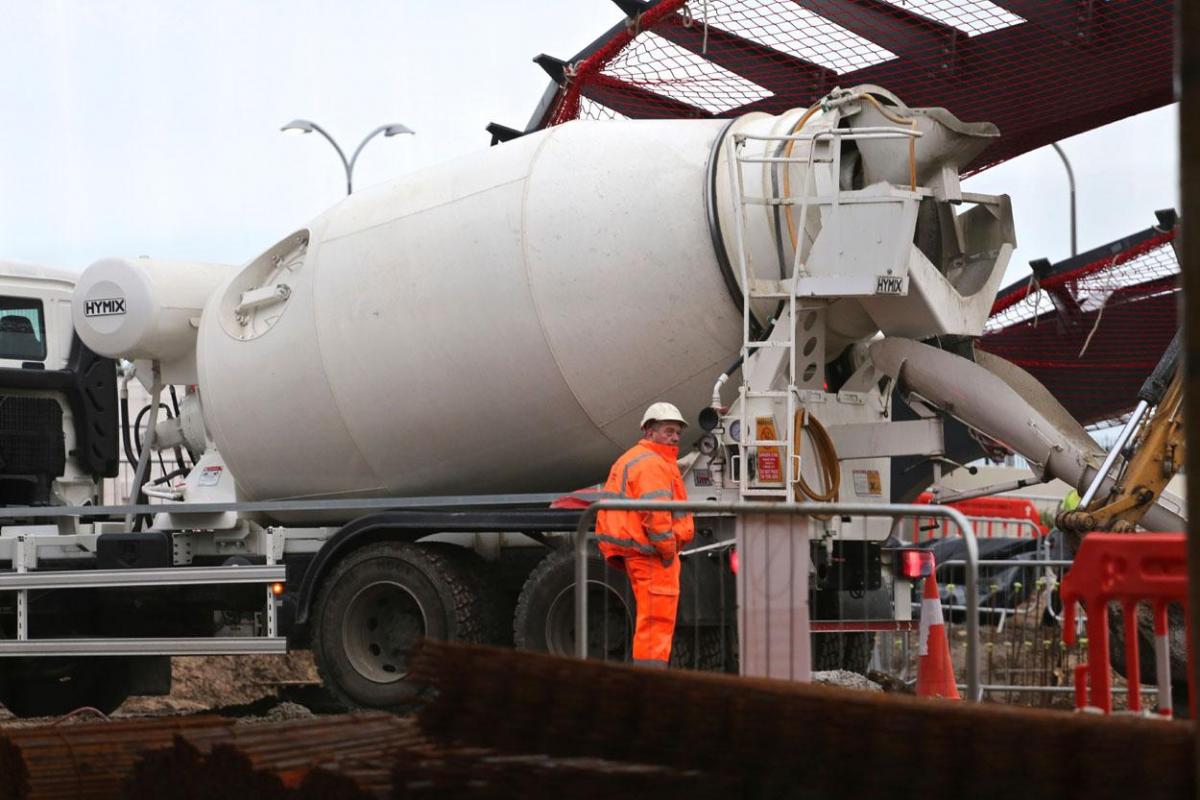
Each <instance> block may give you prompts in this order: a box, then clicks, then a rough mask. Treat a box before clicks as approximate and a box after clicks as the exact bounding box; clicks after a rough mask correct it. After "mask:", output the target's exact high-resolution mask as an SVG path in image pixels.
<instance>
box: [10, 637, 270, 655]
mask: <svg viewBox="0 0 1200 800" xmlns="http://www.w3.org/2000/svg"><path fill="white" fill-rule="evenodd" d="M286 652H287V639H286V638H285V637H283V636H214V637H200V636H189V637H183V638H175V639H171V638H164V639H116V638H114V639H102V638H98V639H97V638H94V639H24V640H18V639H4V640H0V658H3V657H14V656H233V655H242V654H245V653H272V654H274V653H286Z"/></svg>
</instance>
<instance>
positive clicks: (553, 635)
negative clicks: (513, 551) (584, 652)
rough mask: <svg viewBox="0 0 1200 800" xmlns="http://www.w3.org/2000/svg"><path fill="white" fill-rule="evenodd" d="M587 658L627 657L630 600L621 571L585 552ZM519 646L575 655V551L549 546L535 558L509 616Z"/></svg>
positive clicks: (594, 552)
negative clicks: (514, 607)
mask: <svg viewBox="0 0 1200 800" xmlns="http://www.w3.org/2000/svg"><path fill="white" fill-rule="evenodd" d="M588 584H589V589H588V657H589V658H594V659H597V660H602V661H628V660H629V659H630V657H631V654H632V644H633V620H634V609H635V607H636V606H635V604H634V600H633V592H632V591H631V590H630V588H629V580H628V579H627V578H626V577H625V574H624V573H623V572H620V571H618V570H615V569H613V568H611V567H609V566H608V565H607V564H605V563H604V559H603V558H601V557H600V553H599V551H597V550H595V549H594V548H592V549H591V550H590V551H589V552H588ZM513 641H514V643H515V644H516V646H517V647H518V648H519V649H522V650H536V651H539V652H543V653H553V654H554V655H560V656H573V655H574V654H575V551H574V549H570V548H568V549H564V550H555V551H553V552H551V553H550V554H549V555H548V556H546V557H545V558H544V559H542V560H541V562H539V563H538V565H537V566H536V567H534V569H533V572H531V573H529V577H528V578H527V579H526V580H525V586H524V588H522V589H521V595H520V597H519V598H517V610H516V614H515V615H514V618H513Z"/></svg>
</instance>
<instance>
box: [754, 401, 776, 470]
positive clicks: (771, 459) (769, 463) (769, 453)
mask: <svg viewBox="0 0 1200 800" xmlns="http://www.w3.org/2000/svg"><path fill="white" fill-rule="evenodd" d="M755 428H756V430H757V433H756V435H755V437H754V438H756V439H778V438H779V436H778V434H777V433H776V432H775V418H774V417H758V418H757V420H755ZM756 461H757V463H756V466H757V467H758V482H759V483H760V484H762V483H779V484H781V483H783V461H782V459H781V458H780V456H779V448H778V447H775V446H774V445H770V446H764V447H759V448H758V457H757V459H756Z"/></svg>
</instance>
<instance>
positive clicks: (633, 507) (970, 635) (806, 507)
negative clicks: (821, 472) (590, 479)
mask: <svg viewBox="0 0 1200 800" xmlns="http://www.w3.org/2000/svg"><path fill="white" fill-rule="evenodd" d="M600 511H690V512H696V511H703V512H708V513H732V514H789V515H793V516H813V515H843V514H852V515H858V516H863V517H891V518H893V519H895V518H896V517H911V516H916V515H924V516H934V517H947V518H949V519H951V520H953V521H954V523H955V524H956V525H958V529H959V530H960V531H962V538H963V541H964V543H965V544H966V550H967V699H968V700H971V701H974V702H978V701H979V700H981V699H982V697H983V693H982V691H981V688H980V677H979V543H978V542H977V541H976V538H975V532H974V531H973V530H972V529H971V523H970V522H969V521H968V519H967V517H966V515H965V514H963V513H962V512H961V511H959V510H958V509H956V508H951V507H949V506H937V505H925V504H917V503H766V502H722V503H708V502H695V501H688V502H675V501H667V500H658V501H649V502H647V501H644V500H600V501H598V502H595V503H592V504H591V505H590V506H588V507H587V508H586V509H585V510H584V512H583V514H582V516H580V518H579V524H578V525H576V527H575V642H576V645H575V649H576V655H577V656H579V657H580V658H584V659H586V658H587V564H588V561H587V539H588V531H589V530H590V529H591V528H592V524H593V521H594V520H595V518H596V514H597V513H599V512H600Z"/></svg>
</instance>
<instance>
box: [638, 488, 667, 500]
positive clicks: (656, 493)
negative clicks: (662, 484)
mask: <svg viewBox="0 0 1200 800" xmlns="http://www.w3.org/2000/svg"><path fill="white" fill-rule="evenodd" d="M670 496H671V490H670V489H657V490H655V491H653V492H646V493H645V494H644V495H642V496H641V497H639V498H637V499H638V500H653V499H654V498H656V497H670Z"/></svg>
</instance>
